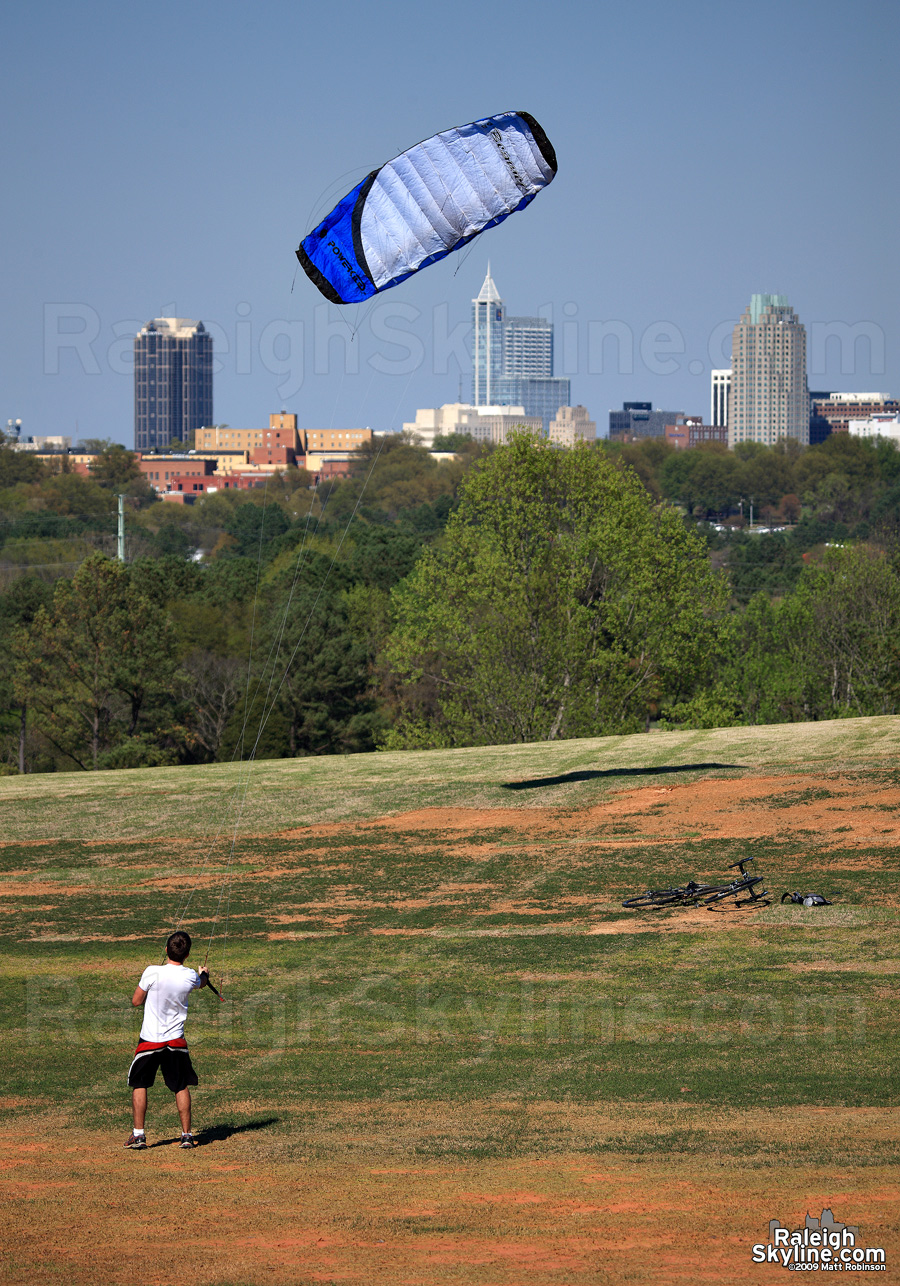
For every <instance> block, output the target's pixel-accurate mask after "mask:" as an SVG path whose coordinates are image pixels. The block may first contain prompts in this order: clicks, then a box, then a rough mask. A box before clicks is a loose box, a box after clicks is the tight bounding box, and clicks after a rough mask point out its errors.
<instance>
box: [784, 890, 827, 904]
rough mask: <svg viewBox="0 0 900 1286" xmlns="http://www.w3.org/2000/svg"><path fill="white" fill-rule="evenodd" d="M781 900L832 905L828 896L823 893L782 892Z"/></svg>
mask: <svg viewBox="0 0 900 1286" xmlns="http://www.w3.org/2000/svg"><path fill="white" fill-rule="evenodd" d="M781 901H782V903H784V902H799V903H800V905H801V906H831V905H833V904H832V903H831V902H829V901H828V898H826V897H823V896H822V894H821V893H782V895H781Z"/></svg>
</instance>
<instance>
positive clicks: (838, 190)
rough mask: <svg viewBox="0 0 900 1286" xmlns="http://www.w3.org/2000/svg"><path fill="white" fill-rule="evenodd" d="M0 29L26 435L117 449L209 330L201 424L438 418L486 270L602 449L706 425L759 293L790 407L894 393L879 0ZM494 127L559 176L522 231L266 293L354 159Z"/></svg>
mask: <svg viewBox="0 0 900 1286" xmlns="http://www.w3.org/2000/svg"><path fill="white" fill-rule="evenodd" d="M0 36H2V47H3V50H4V98H5V109H6V110H5V111H4V113H3V118H4V119H3V123H2V126H0V131H2V134H0V137H2V144H3V150H2V155H3V179H4V182H3V200H2V204H0V237H2V247H3V255H4V274H3V277H4V285H5V289H4V307H3V309H2V317H0V325H2V334H0V422H2V423H5V422H6V420H7V419H10V418H17V417H20V418H21V419H22V421H23V432H24V433H25V434H29V433H69V434H73V435H76V434H80V435H81V436H92V437H108V438H111V439H113V440H116V441H121V442H124V443H126V444H127V445H131V444H132V442H133V388H132V378H131V372H130V366H129V361H130V354H131V340H132V338H133V335H134V333H135V331H136V330H137V329H138V327H139V326H140V325H141V324H142V323H143V322H145V321H146V320H148V319H149V318H150V317H153V316H157V315H160V314H161V313H162V312H166V313H175V314H177V315H179V316H184V317H193V318H201V319H202V320H203V321H204V322H205V323H206V325H207V326H209V327H211V328H212V329H213V333H214V336H215V340H216V351H217V360H218V364H219V369H218V370H217V374H216V377H215V418H216V420H217V421H219V422H227V423H230V424H232V425H234V426H237V427H250V426H254V425H260V424H262V423H265V422H267V417H268V414H269V412H270V411H275V410H280V409H282V408H285V409H287V410H290V411H296V412H297V413H298V415H299V417H300V423H301V424H302V425H304V426H306V427H309V428H313V427H326V428H327V427H356V426H359V425H367V424H368V425H371V426H372V427H373V428H376V429H389V428H399V427H400V424H401V423H402V421H404V420H411V419H412V418H413V416H414V413H415V410H416V407H418V406H433V405H437V404H440V403H441V402H445V401H455V400H457V398H458V396H459V393H460V389H462V394H463V397H464V399H465V398H467V397H468V394H469V388H470V370H469V365H468V357H467V352H468V342H467V331H468V326H469V318H470V301H471V299H472V297H473V295H475V294H476V293H477V291H478V289H479V287H480V285H481V282H482V280H483V277H484V273H485V268H486V264H487V261H488V259H490V261H491V267H492V272H493V276H494V279H495V281H496V282H497V285H498V287H499V289H500V292H501V294H502V295H503V297H504V299H505V301H506V304H507V308H508V310H509V311H510V312H511V313H514V314H523V313H524V314H531V313H537V312H539V311H540V312H544V313H545V315H550V316H552V318H553V320H554V322H555V323H556V327H557V331H556V339H557V372H556V373H557V374H567V375H570V377H571V379H572V395H573V401H575V402H580V403H582V404H584V405H585V406H587V408H588V410H589V411H590V413H591V415H592V416H593V417H594V418H595V419H596V420H597V421H598V424H599V425H600V427H601V429H602V431H605V427H606V423H607V413H608V411H609V409H610V408H611V407H615V406H617V405H620V404H621V402H622V401H623V400H626V399H628V400H632V399H634V400H652V402H653V403H654V405H655V406H658V407H662V408H665V409H672V410H685V411H688V412H694V413H702V414H704V415H707V414H708V407H709V370H710V367H711V366H713V365H728V357H727V351H728V338H727V337H728V336H729V335H730V328H731V326H732V325H733V323H734V321H735V320H736V319H737V317H738V316H739V314H740V313H741V311H742V310H743V308H744V307H745V306H746V305H747V303H748V302H749V298H750V295H751V293H754V292H760V291H771V292H777V293H783V294H786V295H787V296H788V299H789V301H790V303H791V304H792V305H793V307H794V308H795V309H796V311H797V313H798V314H799V316H800V319H801V320H802V321H803V322H804V323H805V324H806V326H807V332H808V339H809V349H810V376H809V379H810V385H811V387H813V388H835V389H847V390H851V389H859V390H870V389H876V390H884V391H887V392H891V393H893V394H894V395H897V394H898V393H900V321H898V307H897V304H898V298H900V291H898V287H900V281H898V253H897V232H896V230H897V210H898V208H900V201H898V196H900V193H898V167H897V156H898V154H900V148H898V137H897V135H898V119H900V116H898V110H897V99H896V75H895V66H894V64H895V61H896V50H897V48H898V43H900V41H898V37H900V6H898V5H896V3H894V2H893V0H852V2H851V0H847V2H843V0H777V2H776V0H758V2H757V3H754V4H750V5H747V4H736V3H732V2H729V0H724V2H722V0H719V2H718V3H711V2H710V3H708V2H707V0H683V2H682V3H667V4H663V3H659V2H658V0H631V3H628V4H623V3H622V2H621V0H617V2H616V3H609V0H591V2H583V0H569V2H568V3H566V2H565V0H564V2H563V3H562V4H558V5H552V4H547V3H540V4H538V3H533V2H532V0H525V2H524V3H517V4H502V5H501V4H496V3H490V2H488V3H473V2H471V0H458V2H457V3H456V4H455V5H453V6H452V7H447V6H440V7H437V6H425V5H423V4H421V3H408V2H407V0H382V2H381V3H379V4H372V3H356V2H351V3H342V4H338V5H311V4H308V3H307V4H303V3H297V2H296V0H294V3H290V4H288V3H282V2H281V0H269V2H267V0H258V3H256V4H255V5H253V6H249V5H245V4H241V5H237V4H233V3H230V2H229V0H224V2H223V0H219V2H218V3H216V4H212V3H207V0H193V2H192V3H190V4H185V3H181V4H176V3H173V2H172V0H155V2H154V3H153V4H142V5H137V4H122V3H121V0H119V2H118V3H115V4H111V3H109V4H107V3H91V2H90V0H86V3H83V4H81V5H78V6H74V5H71V4H69V3H65V4H63V3H42V2H41V0H36V2H35V3H33V4H30V5H28V6H25V5H18V6H15V7H14V6H9V5H8V6H5V11H4V17H3V19H2V20H0ZM510 108H515V109H524V110H527V111H529V112H531V113H532V115H534V116H536V117H537V119H538V120H539V121H540V122H541V124H542V125H543V126H544V128H545V130H546V132H547V134H548V135H549V137H550V139H551V140H552V142H553V144H554V146H555V148H556V151H557V155H558V158H559V173H558V175H557V178H556V180H555V181H554V183H553V184H552V185H551V186H550V187H549V188H548V189H547V191H546V192H543V193H541V195H540V196H539V197H538V198H537V200H536V201H535V202H534V203H533V204H532V205H531V206H530V207H529V209H528V210H526V211H524V212H523V213H522V214H520V215H517V216H516V217H514V218H512V219H509V220H507V221H506V222H505V223H504V224H503V225H502V226H501V227H499V228H496V229H493V230H492V231H491V232H489V233H487V234H485V235H484V236H483V237H481V238H479V239H478V240H476V241H475V243H474V244H473V245H471V246H469V247H467V248H466V250H465V251H463V252H462V253H461V254H457V255H451V256H450V257H449V258H448V259H446V260H444V261H443V262H442V263H441V264H438V265H435V266H434V267H432V268H429V269H428V270H426V271H424V272H422V273H421V274H420V275H419V276H418V277H416V278H413V279H411V280H410V281H408V282H405V283H404V284H403V285H401V286H400V287H398V288H396V289H395V290H392V291H389V292H386V293H385V294H384V295H383V296H380V297H378V298H377V299H376V300H373V301H371V302H370V303H369V304H367V305H365V306H363V307H362V308H356V307H348V308H343V309H340V308H337V307H335V306H333V305H329V304H326V303H325V301H324V300H323V299H322V297H321V296H320V295H319V294H318V292H317V291H316V290H315V289H314V288H313V287H312V285H311V284H310V283H309V281H308V280H307V279H306V278H305V276H304V274H303V273H302V272H300V273H298V274H296V280H295V269H296V267H297V263H296V259H295V257H294V250H295V248H296V246H297V245H298V243H299V241H300V239H301V238H302V236H303V235H304V234H305V233H306V232H307V231H308V230H309V229H310V228H311V227H312V226H313V225H314V223H315V222H316V221H317V220H318V218H320V217H321V216H322V215H323V214H324V213H326V212H327V210H328V209H329V208H330V206H331V205H332V204H333V203H334V201H335V200H337V199H338V198H339V197H340V196H342V195H343V194H344V192H345V191H347V190H348V189H349V188H350V187H351V186H352V185H353V184H354V183H355V182H356V181H358V179H359V178H361V177H362V176H363V175H364V174H365V173H366V172H367V171H368V170H370V169H372V168H374V167H375V166H376V165H378V164H380V163H382V162H384V161H385V160H387V159H389V158H390V157H391V156H393V155H395V154H396V153H397V152H399V151H402V150H403V149H404V148H406V147H409V146H410V145H411V144H413V143H415V142H417V141H418V140H419V139H421V138H424V137H427V136H428V135H430V134H432V133H435V132H436V131H438V130H440V129H445V128H448V127H449V126H452V125H456V124H462V123H464V122H466V121H470V120H474V119H476V118H478V117H481V116H486V115H491V114H494V113H496V112H500V111H505V110H508V109H510ZM564 324H565V331H564V330H563V325H564ZM604 334H607V335H608V336H609V337H608V338H607V339H606V340H605V342H600V341H601V340H602V336H603V335H604ZM723 342H724V343H725V349H724V350H723V349H722V347H721V345H722V343H723Z"/></svg>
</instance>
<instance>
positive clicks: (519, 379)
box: [471, 261, 572, 433]
mask: <svg viewBox="0 0 900 1286" xmlns="http://www.w3.org/2000/svg"><path fill="white" fill-rule="evenodd" d="M471 349H472V405H473V406H521V407H522V408H523V410H524V412H525V414H526V416H539V417H540V419H541V422H542V425H543V428H544V432H545V433H546V432H547V431H548V430H549V427H550V421H551V420H552V419H553V417H554V415H555V414H556V412H557V411H558V410H559V408H560V407H561V406H569V405H570V404H571V399H572V389H571V382H570V381H569V380H568V379H567V378H565V377H555V376H554V373H553V358H554V335H553V323H552V322H551V321H550V319H549V318H547V317H526V316H521V317H509V316H507V314H506V308H505V305H504V302H503V299H502V297H501V295H500V292H499V290H498V289H497V285H496V283H495V281H494V279H493V277H492V276H491V265H490V261H488V267H487V274H486V276H485V279H484V281H483V282H482V285H481V289H480V290H479V292H478V294H477V295H476V296H475V298H474V299H473V300H472V338H471Z"/></svg>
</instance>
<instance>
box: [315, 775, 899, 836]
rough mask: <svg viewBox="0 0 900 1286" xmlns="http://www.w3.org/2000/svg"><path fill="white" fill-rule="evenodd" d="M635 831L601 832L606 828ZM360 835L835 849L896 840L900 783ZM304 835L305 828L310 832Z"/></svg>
mask: <svg viewBox="0 0 900 1286" xmlns="http://www.w3.org/2000/svg"><path fill="white" fill-rule="evenodd" d="M623 822H627V823H628V828H629V833H627V834H623V833H620V834H616V835H615V837H614V838H613V837H612V836H608V835H604V828H605V827H606V826H607V825H609V824H617V823H623ZM356 829H358V830H359V829H362V830H373V831H379V830H389V831H418V830H422V831H438V832H441V831H444V832H464V833H466V832H467V833H469V834H471V835H472V836H475V835H479V834H481V835H483V833H484V832H485V831H486V830H497V829H505V830H513V831H522V832H530V833H533V834H536V835H545V834H547V833H548V832H554V833H555V834H557V835H569V836H571V837H572V838H587V837H590V838H594V839H597V840H603V839H609V842H611V843H614V844H615V845H617V846H622V845H627V844H628V843H641V844H644V843H647V842H648V841H649V840H655V841H659V840H667V839H668V840H671V839H683V838H685V837H691V838H703V839H751V838H752V839H760V838H770V839H781V840H783V839H785V838H787V837H789V836H791V835H793V836H796V837H798V838H804V837H805V838H808V837H809V836H811V835H814V836H815V837H816V840H817V843H819V844H822V843H825V844H829V843H830V844H831V845H832V846H834V847H841V848H847V847H856V846H862V845H865V844H872V843H876V844H878V845H879V846H881V845H884V844H890V843H892V842H893V841H894V840H896V839H900V787H894V786H891V787H884V788H881V787H879V788H875V789H873V787H872V783H871V782H870V781H868V780H865V779H862V778H855V777H847V776H841V775H836V774H822V775H819V774H807V773H804V774H785V775H783V776H778V777H751V776H746V777H739V778H721V777H710V778H701V779H700V780H698V781H693V782H687V783H685V784H684V785H677V786H644V787H640V788H638V789H636V790H623V791H620V792H618V793H617V794H615V795H614V796H613V797H612V798H611V799H608V800H605V801H603V802H602V803H600V804H596V805H594V806H593V807H592V808H586V809H583V810H581V811H580V812H577V813H572V812H571V811H566V810H562V809H552V808H529V809H513V808H510V809H499V808H491V809H470V808H426V809H419V810H417V811H415V812H410V813H400V814H398V815H396V816H394V817H390V818H380V819H378V820H376V821H371V822H365V823H361V824H359V826H358V827H357V828H356ZM307 833H308V832H307Z"/></svg>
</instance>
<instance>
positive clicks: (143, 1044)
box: [134, 1036, 187, 1054]
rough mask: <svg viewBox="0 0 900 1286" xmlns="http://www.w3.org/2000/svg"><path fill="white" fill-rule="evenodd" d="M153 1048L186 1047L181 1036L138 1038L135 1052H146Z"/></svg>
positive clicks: (185, 1042)
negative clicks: (165, 1038)
mask: <svg viewBox="0 0 900 1286" xmlns="http://www.w3.org/2000/svg"><path fill="white" fill-rule="evenodd" d="M153 1049H187V1041H186V1040H185V1039H184V1037H183V1036H174V1037H173V1038H172V1039H171V1040H139V1041H138V1047H137V1049H136V1050H135V1051H134V1052H135V1053H136V1054H147V1053H149V1052H150V1051H151V1050H153Z"/></svg>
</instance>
